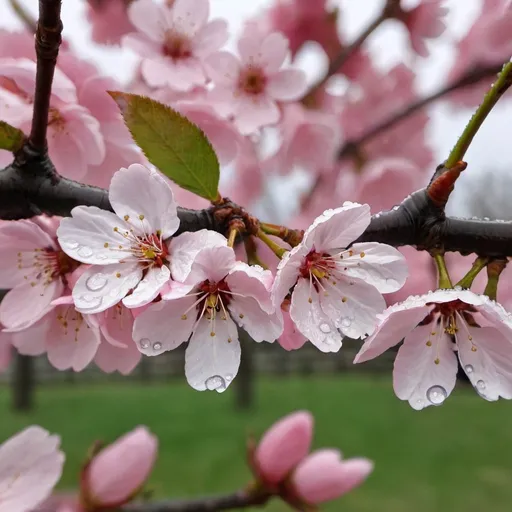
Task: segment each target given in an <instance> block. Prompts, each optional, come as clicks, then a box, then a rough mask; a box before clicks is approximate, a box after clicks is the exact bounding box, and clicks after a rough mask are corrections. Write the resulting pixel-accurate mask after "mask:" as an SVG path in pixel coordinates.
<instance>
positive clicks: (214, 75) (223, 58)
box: [204, 51, 240, 90]
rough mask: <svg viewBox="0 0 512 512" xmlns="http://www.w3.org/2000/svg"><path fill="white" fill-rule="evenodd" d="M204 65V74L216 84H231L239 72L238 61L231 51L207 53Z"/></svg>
mask: <svg viewBox="0 0 512 512" xmlns="http://www.w3.org/2000/svg"><path fill="white" fill-rule="evenodd" d="M204 66H205V69H206V74H207V75H208V76H209V77H210V78H211V79H212V81H213V82H215V84H216V85H221V86H228V87H229V86H232V85H234V84H235V83H236V81H237V80H238V76H239V74H240V61H239V60H238V59H237V58H236V57H235V56H234V55H233V54H232V53H229V52H225V51H221V52H215V53H212V55H209V56H208V57H207V58H206V59H205V61H204ZM222 90H223V89H222Z"/></svg>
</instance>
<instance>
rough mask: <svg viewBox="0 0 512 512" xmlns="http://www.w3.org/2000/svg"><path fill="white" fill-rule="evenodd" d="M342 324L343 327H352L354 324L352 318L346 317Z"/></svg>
mask: <svg viewBox="0 0 512 512" xmlns="http://www.w3.org/2000/svg"><path fill="white" fill-rule="evenodd" d="M341 325H342V326H343V327H350V326H351V325H352V321H351V320H350V318H344V319H343V320H342V321H341Z"/></svg>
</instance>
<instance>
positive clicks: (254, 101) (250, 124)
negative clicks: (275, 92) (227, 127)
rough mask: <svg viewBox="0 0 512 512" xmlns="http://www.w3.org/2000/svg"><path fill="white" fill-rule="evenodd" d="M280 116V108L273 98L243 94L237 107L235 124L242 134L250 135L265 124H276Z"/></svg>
mask: <svg viewBox="0 0 512 512" xmlns="http://www.w3.org/2000/svg"><path fill="white" fill-rule="evenodd" d="M280 117H281V113H280V111H279V108H278V107H277V105H276V103H275V101H274V100H272V99H271V98H269V97H267V96H264V95H259V96H255V97H249V96H242V97H240V98H239V100H238V105H237V107H236V114H235V126H236V127H237V128H238V129H239V130H240V133H241V134H242V135H249V134H251V133H253V132H255V131H256V130H258V129H259V128H261V127H263V126H266V125H272V124H276V123H277V122H278V121H279V118H280Z"/></svg>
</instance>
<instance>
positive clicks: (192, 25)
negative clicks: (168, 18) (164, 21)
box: [171, 0, 210, 34]
mask: <svg viewBox="0 0 512 512" xmlns="http://www.w3.org/2000/svg"><path fill="white" fill-rule="evenodd" d="M171 12H172V17H173V20H174V23H175V25H176V26H177V27H179V29H180V30H182V31H183V32H184V33H186V34H194V33H195V32H196V31H197V30H198V29H200V28H201V27H203V26H204V25H205V24H206V22H207V21H208V18H209V16H210V2H209V0H175V2H174V5H173V6H172V7H171Z"/></svg>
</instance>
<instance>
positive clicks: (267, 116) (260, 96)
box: [206, 31, 306, 135]
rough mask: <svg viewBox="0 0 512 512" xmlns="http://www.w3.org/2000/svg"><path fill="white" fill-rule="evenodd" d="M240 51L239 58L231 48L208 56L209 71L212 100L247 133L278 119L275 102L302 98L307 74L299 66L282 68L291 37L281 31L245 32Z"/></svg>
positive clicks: (222, 113) (240, 42)
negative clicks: (213, 85)
mask: <svg viewBox="0 0 512 512" xmlns="http://www.w3.org/2000/svg"><path fill="white" fill-rule="evenodd" d="M238 52H239V54H240V59H238V58H237V57H235V56H234V55H233V54H231V53H229V52H218V53H215V54H213V55H211V56H210V57H209V58H208V59H207V62H206V63H207V71H208V75H209V77H210V78H211V79H212V80H213V81H214V84H215V87H214V89H213V91H212V92H211V95H210V100H211V102H212V105H214V107H215V108H216V109H217V110H218V112H219V113H220V114H221V115H223V116H227V117H233V118H234V122H235V125H236V127H237V128H238V129H239V130H240V132H241V133H242V134H244V135H247V134H250V133H253V132H255V131H256V130H258V129H259V128H261V127H263V126H265V125H270V124H275V123H277V122H278V121H279V119H280V112H279V108H278V106H277V104H276V102H277V101H294V100H297V99H299V98H300V97H301V96H302V95H303V94H304V92H305V91H306V77H305V74H304V73H303V72H302V71H300V70H297V69H281V67H282V65H283V63H284V60H285V58H286V55H287V53H288V41H287V40H286V38H285V37H284V36H283V35H282V34H280V33H278V32H274V33H272V34H268V35H262V34H260V33H259V32H257V31H252V32H249V33H246V35H244V36H243V37H242V38H241V39H239V41H238Z"/></svg>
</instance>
